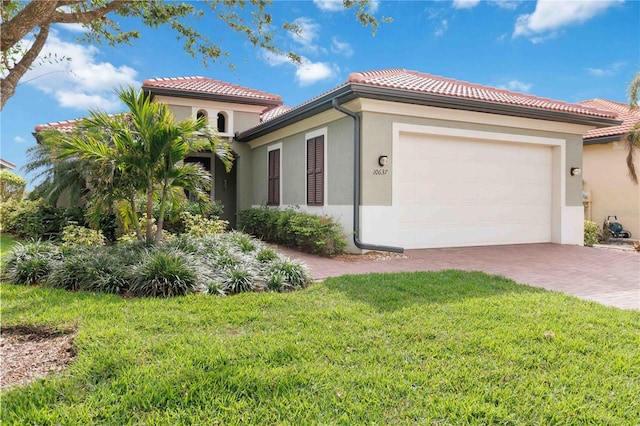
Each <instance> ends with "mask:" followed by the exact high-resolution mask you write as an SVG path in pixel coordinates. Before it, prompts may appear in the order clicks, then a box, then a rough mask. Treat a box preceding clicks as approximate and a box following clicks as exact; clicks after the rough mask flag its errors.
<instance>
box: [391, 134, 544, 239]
mask: <svg viewBox="0 0 640 426" xmlns="http://www.w3.org/2000/svg"><path fill="white" fill-rule="evenodd" d="M394 156H395V159H396V160H395V161H396V162H395V163H394V164H402V167H399V168H396V169H395V171H394V173H395V174H396V176H394V185H395V186H394V191H397V192H396V197H395V198H394V204H395V205H396V207H397V208H398V209H399V232H400V242H401V244H402V245H403V246H405V247H407V248H419V247H455V246H464V245H489V244H516V243H527V242H529V243H533V242H548V241H550V240H551V204H552V203H551V197H552V193H551V192H552V191H551V188H552V173H551V170H552V169H551V166H552V161H551V160H552V151H551V148H550V147H549V146H543V145H528V144H519V143H504V142H492V141H485V140H482V141H481V140H469V139H455V138H449V137H441V136H438V137H435V136H429V135H415V134H403V135H401V138H400V140H399V141H398V143H397V146H396V149H395V152H394Z"/></svg>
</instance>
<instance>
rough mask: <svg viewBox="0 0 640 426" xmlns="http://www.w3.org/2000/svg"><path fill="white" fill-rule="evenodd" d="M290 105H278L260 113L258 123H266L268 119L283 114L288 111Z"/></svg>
mask: <svg viewBox="0 0 640 426" xmlns="http://www.w3.org/2000/svg"><path fill="white" fill-rule="evenodd" d="M290 110H291V107H288V106H284V105H280V106H277V107H274V108H270V109H268V110H266V111H264V112H263V113H262V114H260V123H266V122H267V121H269V120H273V119H274V118H276V117H278V116H280V115H282V114H284V113H285V112H287V111H290Z"/></svg>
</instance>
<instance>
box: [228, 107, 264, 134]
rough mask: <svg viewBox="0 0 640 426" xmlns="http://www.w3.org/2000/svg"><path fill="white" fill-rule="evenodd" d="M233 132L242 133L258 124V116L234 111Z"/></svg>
mask: <svg viewBox="0 0 640 426" xmlns="http://www.w3.org/2000/svg"><path fill="white" fill-rule="evenodd" d="M233 115H234V121H235V123H234V129H233V131H234V132H244V131H245V130H247V129H250V128H252V127H255V126H257V125H258V124H260V114H256V113H254V112H244V111H234V113H233Z"/></svg>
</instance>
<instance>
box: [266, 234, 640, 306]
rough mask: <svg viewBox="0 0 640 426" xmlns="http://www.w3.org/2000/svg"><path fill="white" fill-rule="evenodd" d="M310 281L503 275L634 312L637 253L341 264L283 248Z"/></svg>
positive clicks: (515, 252) (457, 255) (511, 254)
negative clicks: (453, 272) (447, 273)
mask: <svg viewBox="0 0 640 426" xmlns="http://www.w3.org/2000/svg"><path fill="white" fill-rule="evenodd" d="M278 250H280V251H281V252H283V254H285V255H287V256H289V257H291V258H297V259H300V260H302V261H304V262H305V263H306V264H307V265H308V266H309V268H310V270H311V274H312V276H313V278H314V279H317V280H322V279H324V278H328V277H336V276H340V275H345V274H365V273H369V272H411V271H439V270H443V269H462V270H467V271H484V272H486V273H489V274H496V275H503V276H506V277H508V278H511V279H513V280H515V281H516V282H519V283H522V284H528V285H531V286H534V287H542V288H545V289H547V290H554V291H561V292H564V293H567V294H571V295H574V296H577V297H581V298H583V299H588V300H593V301H596V302H599V303H602V304H604V305H609V306H615V307H618V308H623V309H640V255H639V254H638V253H634V252H623V251H617V250H607V249H596V248H589V247H579V246H569V245H559V244H523V245H508V246H487V247H462V248H444V249H424V250H407V251H406V252H405V257H404V258H398V259H388V260H371V261H358V262H345V261H340V260H334V259H326V258H322V257H318V256H313V255H309V254H305V253H300V252H296V251H294V250H289V249H285V248H278Z"/></svg>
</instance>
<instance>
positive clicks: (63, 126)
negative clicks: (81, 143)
mask: <svg viewBox="0 0 640 426" xmlns="http://www.w3.org/2000/svg"><path fill="white" fill-rule="evenodd" d="M81 120H82V118H76V119H75V120H64V121H56V122H54V123H46V124H39V125H37V126H36V127H35V128H34V130H35V131H36V132H41V131H43V130H59V131H61V132H72V131H74V130H75V129H76V125H77V124H78V123H79V122H80V121H81Z"/></svg>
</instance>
